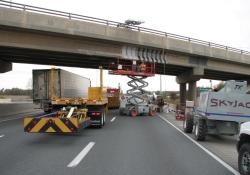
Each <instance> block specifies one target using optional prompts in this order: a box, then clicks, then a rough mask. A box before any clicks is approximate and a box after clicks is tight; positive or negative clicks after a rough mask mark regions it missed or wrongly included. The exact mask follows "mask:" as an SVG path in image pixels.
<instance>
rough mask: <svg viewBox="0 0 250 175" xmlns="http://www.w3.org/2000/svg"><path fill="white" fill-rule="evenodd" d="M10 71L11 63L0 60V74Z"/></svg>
mask: <svg viewBox="0 0 250 175" xmlns="http://www.w3.org/2000/svg"><path fill="white" fill-rule="evenodd" d="M11 70H12V63H10V62H6V61H2V60H0V73H5V72H9V71H11Z"/></svg>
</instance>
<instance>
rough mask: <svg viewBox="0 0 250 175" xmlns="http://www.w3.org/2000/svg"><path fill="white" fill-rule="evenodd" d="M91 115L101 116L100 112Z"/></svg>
mask: <svg viewBox="0 0 250 175" xmlns="http://www.w3.org/2000/svg"><path fill="white" fill-rule="evenodd" d="M91 115H93V116H99V115H100V112H92V113H91Z"/></svg>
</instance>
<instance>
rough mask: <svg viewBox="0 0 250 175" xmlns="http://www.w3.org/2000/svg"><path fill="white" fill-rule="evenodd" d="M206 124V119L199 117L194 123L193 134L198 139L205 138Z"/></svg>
mask: <svg viewBox="0 0 250 175" xmlns="http://www.w3.org/2000/svg"><path fill="white" fill-rule="evenodd" d="M206 132H207V126H206V121H205V120H202V119H199V120H198V122H196V124H195V129H194V136H195V139H196V140H198V141H204V140H205V139H206Z"/></svg>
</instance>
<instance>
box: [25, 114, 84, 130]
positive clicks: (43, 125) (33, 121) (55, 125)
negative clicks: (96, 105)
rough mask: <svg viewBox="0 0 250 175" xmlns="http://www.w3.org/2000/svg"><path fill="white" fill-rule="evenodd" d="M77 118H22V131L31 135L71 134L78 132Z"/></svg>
mask: <svg viewBox="0 0 250 175" xmlns="http://www.w3.org/2000/svg"><path fill="white" fill-rule="evenodd" d="M78 129H79V121H78V119H77V118H32V117H26V118H24V131H25V132H31V133H36V132H38V133H39V132H40V133H44V132H47V133H53V132H57V133H60V132H61V133H71V132H78Z"/></svg>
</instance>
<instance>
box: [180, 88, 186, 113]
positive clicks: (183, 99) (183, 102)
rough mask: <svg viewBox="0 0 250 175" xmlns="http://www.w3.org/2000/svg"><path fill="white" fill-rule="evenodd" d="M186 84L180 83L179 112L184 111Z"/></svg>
mask: <svg viewBox="0 0 250 175" xmlns="http://www.w3.org/2000/svg"><path fill="white" fill-rule="evenodd" d="M186 88H187V87H186V83H180V104H179V105H180V110H182V111H184V110H185V105H186V96H187V92H186V91H187V90H186Z"/></svg>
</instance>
